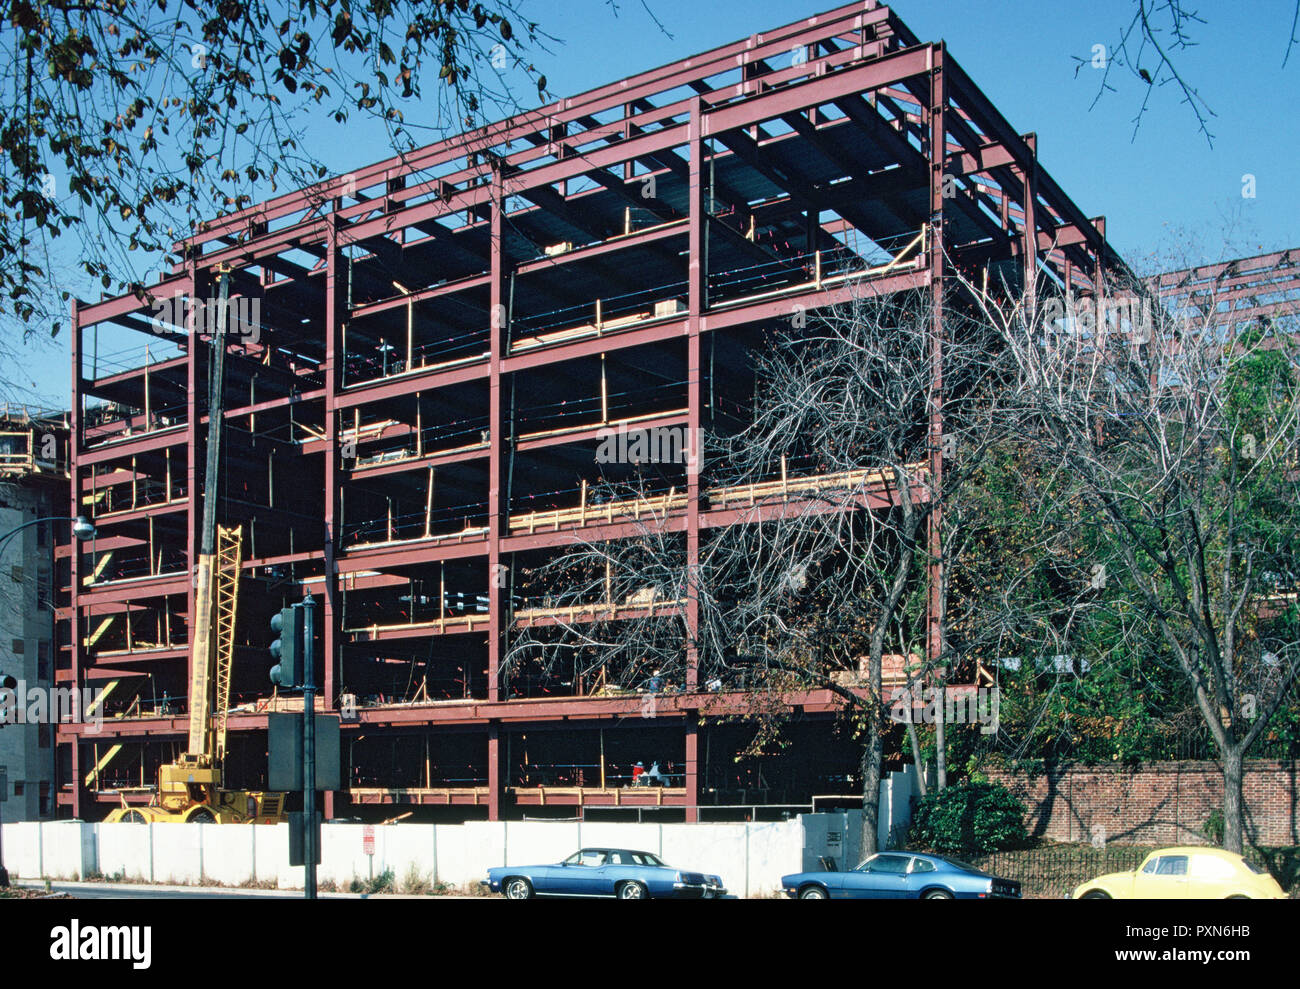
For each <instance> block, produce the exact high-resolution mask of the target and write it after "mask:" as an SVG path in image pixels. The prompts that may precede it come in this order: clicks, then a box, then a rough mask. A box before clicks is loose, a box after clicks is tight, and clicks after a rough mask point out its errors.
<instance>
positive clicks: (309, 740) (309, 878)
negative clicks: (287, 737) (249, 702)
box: [302, 594, 316, 900]
mask: <svg viewBox="0 0 1300 989" xmlns="http://www.w3.org/2000/svg"><path fill="white" fill-rule="evenodd" d="M302 608H303V629H302V638H303V644H302V817H303V838H302V851H303V867H304V868H305V870H306V874H305V876H304V881H303V893H304V896H305V898H306V899H308V900H314V899H316V671H315V669H314V666H315V663H314V662H313V660H314V658H315V656H314V654H315V652H316V647H315V635H316V602H315V600H314V599H313V598H312V596H311V595H310V594H306V595H304V596H303V599H302Z"/></svg>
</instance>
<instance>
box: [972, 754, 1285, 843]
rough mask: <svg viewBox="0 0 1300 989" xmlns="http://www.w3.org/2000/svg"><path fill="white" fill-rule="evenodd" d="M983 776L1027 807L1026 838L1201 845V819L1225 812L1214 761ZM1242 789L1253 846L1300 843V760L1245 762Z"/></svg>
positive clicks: (1092, 767)
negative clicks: (1002, 786) (1027, 836)
mask: <svg viewBox="0 0 1300 989" xmlns="http://www.w3.org/2000/svg"><path fill="white" fill-rule="evenodd" d="M987 775H988V777H989V779H990V780H991V781H993V782H996V783H1001V784H1003V785H1004V786H1006V787H1007V788H1009V789H1010V790H1011V792H1013V793H1014V794H1016V796H1018V797H1020V799H1022V800H1023V801H1024V802H1025V806H1026V807H1027V808H1028V814H1027V816H1026V821H1025V824H1026V826H1027V827H1028V828H1029V833H1030V834H1031V835H1034V836H1037V837H1044V838H1052V839H1054V840H1056V841H1091V840H1092V839H1093V837H1094V835H1095V834H1098V833H1100V834H1101V836H1102V837H1104V839H1105V840H1106V841H1110V842H1117V843H1120V844H1144V845H1175V844H1203V843H1204V842H1205V837H1204V834H1203V832H1202V830H1201V829H1202V827H1203V826H1204V824H1205V821H1206V818H1208V817H1209V815H1210V812H1211V811H1214V810H1222V808H1223V774H1222V772H1221V770H1220V769H1219V766H1218V765H1217V764H1216V763H1213V762H1156V763H1148V764H1146V765H1143V766H1140V767H1138V768H1136V769H1129V768H1122V767H1115V766H1070V767H1068V768H1064V769H1060V768H1058V769H1053V770H1051V771H1050V772H1048V773H1046V774H1043V775H1036V776H1031V775H1029V774H1027V773H1024V772H1012V771H1003V770H997V771H991V772H988V774H987ZM1244 792H1245V804H1246V823H1245V828H1246V835H1247V838H1248V839H1249V840H1250V841H1252V842H1254V843H1256V844H1260V845H1298V844H1300V762H1296V761H1289V762H1279V761H1276V760H1267V759H1257V760H1256V759H1252V760H1248V761H1247V763H1246V777H1245V785H1244Z"/></svg>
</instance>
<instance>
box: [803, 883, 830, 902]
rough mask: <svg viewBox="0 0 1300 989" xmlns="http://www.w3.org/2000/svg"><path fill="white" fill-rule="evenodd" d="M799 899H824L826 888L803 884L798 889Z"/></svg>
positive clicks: (825, 897)
mask: <svg viewBox="0 0 1300 989" xmlns="http://www.w3.org/2000/svg"><path fill="white" fill-rule="evenodd" d="M799 899H801V900H825V899H827V896H826V890H824V889H822V888H821V887H820V886H805V887H804V888H803V889H801V890H799Z"/></svg>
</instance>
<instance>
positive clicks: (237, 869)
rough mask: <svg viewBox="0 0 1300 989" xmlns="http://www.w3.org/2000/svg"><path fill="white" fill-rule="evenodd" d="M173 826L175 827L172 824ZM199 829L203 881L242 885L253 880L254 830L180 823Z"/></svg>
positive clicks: (238, 825) (243, 827)
mask: <svg viewBox="0 0 1300 989" xmlns="http://www.w3.org/2000/svg"><path fill="white" fill-rule="evenodd" d="M173 826H175V825H173ZM179 827H184V828H199V829H201V830H200V835H199V840H200V842H201V843H202V847H203V878H204V879H208V880H212V881H215V882H219V883H223V884H224V885H226V886H242V885H244V884H245V883H248V882H249V881H251V880H252V878H253V829H252V827H251V826H250V825H247V824H182V825H179Z"/></svg>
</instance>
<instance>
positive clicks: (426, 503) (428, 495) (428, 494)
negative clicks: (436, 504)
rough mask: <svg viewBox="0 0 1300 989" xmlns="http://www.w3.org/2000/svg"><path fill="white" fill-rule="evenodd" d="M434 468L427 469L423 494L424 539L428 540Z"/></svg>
mask: <svg viewBox="0 0 1300 989" xmlns="http://www.w3.org/2000/svg"><path fill="white" fill-rule="evenodd" d="M433 472H434V468H432V467H430V468H429V481H428V484H427V486H426V490H425V494H424V538H425V539H428V538H429V536H430V535H431V527H432V525H433V482H434V476H433Z"/></svg>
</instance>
